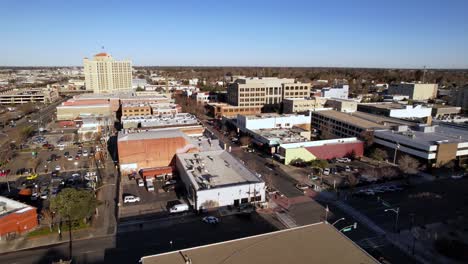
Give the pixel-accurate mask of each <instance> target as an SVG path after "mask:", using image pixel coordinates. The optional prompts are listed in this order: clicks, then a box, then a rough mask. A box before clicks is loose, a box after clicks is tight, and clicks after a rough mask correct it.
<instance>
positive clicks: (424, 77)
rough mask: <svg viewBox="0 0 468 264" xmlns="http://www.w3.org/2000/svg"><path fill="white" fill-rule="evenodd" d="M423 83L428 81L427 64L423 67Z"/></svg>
mask: <svg viewBox="0 0 468 264" xmlns="http://www.w3.org/2000/svg"><path fill="white" fill-rule="evenodd" d="M422 83H426V65H424V68H423V78H422Z"/></svg>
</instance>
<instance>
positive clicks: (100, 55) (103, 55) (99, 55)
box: [94, 52, 109, 57]
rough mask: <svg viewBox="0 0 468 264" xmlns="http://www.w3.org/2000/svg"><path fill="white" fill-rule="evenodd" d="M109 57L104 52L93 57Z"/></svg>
mask: <svg viewBox="0 0 468 264" xmlns="http://www.w3.org/2000/svg"><path fill="white" fill-rule="evenodd" d="M107 56H109V54H107V53H105V52H101V53H98V54H96V55H94V57H107Z"/></svg>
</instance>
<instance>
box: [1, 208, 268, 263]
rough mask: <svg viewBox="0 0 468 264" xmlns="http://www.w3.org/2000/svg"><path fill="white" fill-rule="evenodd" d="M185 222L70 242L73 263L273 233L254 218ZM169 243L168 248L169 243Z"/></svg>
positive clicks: (9, 257) (48, 251) (59, 254)
mask: <svg viewBox="0 0 468 264" xmlns="http://www.w3.org/2000/svg"><path fill="white" fill-rule="evenodd" d="M192 218H193V219H192V220H191V221H188V222H185V223H183V222H180V221H173V220H171V221H166V223H158V224H157V225H155V226H154V227H151V229H147V228H143V229H142V230H139V231H131V232H118V233H117V235H116V237H115V239H114V237H113V236H109V237H103V238H93V239H86V240H80V241H74V242H73V256H74V259H73V260H74V262H73V263H113V264H114V263H138V261H139V259H140V258H141V257H142V256H146V255H152V254H159V253H163V252H167V251H172V250H177V249H182V248H188V247H194V246H200V245H205V244H211V243H217V242H221V241H226V240H231V239H237V238H241V237H246V236H252V235H257V234H263V233H267V232H272V231H275V230H276V229H275V228H274V227H273V226H271V225H270V224H269V223H267V222H266V221H264V220H263V219H262V218H260V217H259V216H258V215H253V216H252V217H251V218H241V217H239V216H226V217H222V218H221V223H220V224H218V225H209V224H206V223H203V222H202V221H201V217H200V216H194V217H192ZM170 241H172V244H171V243H170ZM68 245H69V244H68V243H67V242H65V243H62V244H59V245H55V246H51V247H43V248H36V249H31V250H24V251H19V252H14V253H8V254H2V255H0V263H12V264H13V263H17V264H23V263H24V264H31V263H47V264H50V263H51V261H54V260H59V259H66V258H67V256H68V253H69V248H68Z"/></svg>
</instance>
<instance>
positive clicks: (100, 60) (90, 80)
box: [83, 53, 132, 93]
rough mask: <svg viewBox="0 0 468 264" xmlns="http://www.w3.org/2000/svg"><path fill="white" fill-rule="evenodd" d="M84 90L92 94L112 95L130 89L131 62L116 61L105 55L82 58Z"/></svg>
mask: <svg viewBox="0 0 468 264" xmlns="http://www.w3.org/2000/svg"><path fill="white" fill-rule="evenodd" d="M83 65H84V74H85V83H86V90H92V91H94V93H112V92H120V91H129V90H131V89H132V62H131V61H129V60H124V61H116V60H115V59H113V58H112V56H111V55H109V54H107V53H99V54H96V55H94V58H93V59H92V60H90V59H88V58H84V60H83Z"/></svg>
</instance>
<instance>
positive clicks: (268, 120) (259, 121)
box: [237, 114, 310, 131]
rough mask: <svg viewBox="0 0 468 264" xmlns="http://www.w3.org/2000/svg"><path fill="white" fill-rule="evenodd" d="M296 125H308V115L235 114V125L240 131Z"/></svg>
mask: <svg viewBox="0 0 468 264" xmlns="http://www.w3.org/2000/svg"><path fill="white" fill-rule="evenodd" d="M296 125H309V126H310V115H304V114H301V115H278V114H263V115H237V127H238V128H239V129H240V130H242V131H247V130H256V129H272V128H292V127H293V126H296Z"/></svg>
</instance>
